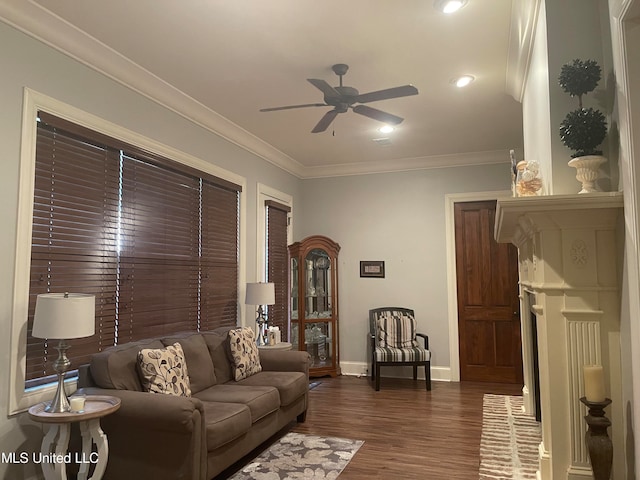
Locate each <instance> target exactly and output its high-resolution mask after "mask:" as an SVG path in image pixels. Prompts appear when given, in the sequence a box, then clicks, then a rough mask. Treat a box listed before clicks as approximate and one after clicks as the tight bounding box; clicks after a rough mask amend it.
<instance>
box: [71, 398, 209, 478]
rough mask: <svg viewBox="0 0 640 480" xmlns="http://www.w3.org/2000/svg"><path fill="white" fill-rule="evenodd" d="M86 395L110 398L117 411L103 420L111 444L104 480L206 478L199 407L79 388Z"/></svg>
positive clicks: (185, 401)
mask: <svg viewBox="0 0 640 480" xmlns="http://www.w3.org/2000/svg"><path fill="white" fill-rule="evenodd" d="M79 392H80V393H84V394H85V395H112V396H114V397H118V398H120V400H121V404H120V408H119V409H118V410H117V411H115V412H114V413H112V414H111V415H107V416H106V417H104V418H102V419H101V422H100V423H101V425H102V429H103V430H104V432H105V433H106V435H107V438H108V439H109V463H108V465H107V470H106V473H105V480H109V479H120V478H154V479H158V480H160V479H161V480H173V479H185V480H186V479H198V480H204V479H205V478H206V472H207V445H206V428H205V416H204V408H203V404H202V401H200V400H199V399H197V398H192V397H178V396H173V395H162V394H155V393H148V392H136V391H129V390H112V389H104V388H94V387H89V388H82V389H80V390H79Z"/></svg>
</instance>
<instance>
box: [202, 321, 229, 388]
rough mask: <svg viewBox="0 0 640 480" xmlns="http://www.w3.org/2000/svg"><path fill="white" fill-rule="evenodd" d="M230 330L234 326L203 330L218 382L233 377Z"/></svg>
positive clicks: (224, 381) (226, 380) (203, 336)
mask: <svg viewBox="0 0 640 480" xmlns="http://www.w3.org/2000/svg"><path fill="white" fill-rule="evenodd" d="M229 330H232V328H225V329H216V330H213V331H209V332H202V338H204V341H205V343H206V344H207V348H208V349H209V355H210V356H211V360H212V362H213V368H214V371H215V375H216V383H226V382H228V381H229V380H231V379H232V378H233V371H232V370H231V361H230V358H231V353H230V352H229Z"/></svg>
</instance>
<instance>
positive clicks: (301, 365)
mask: <svg viewBox="0 0 640 480" xmlns="http://www.w3.org/2000/svg"><path fill="white" fill-rule="evenodd" d="M310 363H311V357H310V356H309V354H308V353H307V352H302V351H298V350H260V364H261V365H262V369H263V370H266V371H271V372H302V373H304V374H305V375H307V376H309V364H310Z"/></svg>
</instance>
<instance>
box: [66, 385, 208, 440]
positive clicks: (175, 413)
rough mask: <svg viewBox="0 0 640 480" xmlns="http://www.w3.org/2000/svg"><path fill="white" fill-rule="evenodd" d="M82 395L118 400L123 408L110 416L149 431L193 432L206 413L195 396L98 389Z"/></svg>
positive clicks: (79, 391) (81, 390)
mask: <svg viewBox="0 0 640 480" xmlns="http://www.w3.org/2000/svg"><path fill="white" fill-rule="evenodd" d="M78 393H84V394H85V395H111V396H113V397H118V398H119V399H120V401H121V403H120V408H119V409H118V410H117V411H116V412H115V413H113V414H112V415H111V416H110V417H111V418H113V419H115V418H117V419H118V421H121V422H126V425H131V426H132V427H136V428H145V429H148V430H149V431H153V430H156V431H164V432H176V433H185V432H192V431H193V430H194V425H193V418H194V413H197V411H199V413H200V415H203V414H204V413H203V406H202V402H201V401H200V400H198V399H197V398H193V397H178V396H174V395H161V394H157V393H148V392H133V391H129V390H112V389H107V388H97V387H89V388H81V389H80V390H78ZM111 418H110V420H111Z"/></svg>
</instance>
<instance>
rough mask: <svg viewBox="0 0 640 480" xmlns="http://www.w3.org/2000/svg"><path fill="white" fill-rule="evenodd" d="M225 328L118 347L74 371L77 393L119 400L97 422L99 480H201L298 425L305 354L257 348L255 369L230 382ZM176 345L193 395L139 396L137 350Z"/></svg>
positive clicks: (305, 387) (305, 391) (305, 383)
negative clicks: (105, 447) (102, 437)
mask: <svg viewBox="0 0 640 480" xmlns="http://www.w3.org/2000/svg"><path fill="white" fill-rule="evenodd" d="M228 330H229V328H225V329H218V330H214V331H211V332H202V333H185V334H180V335H173V336H170V337H165V338H156V339H149V340H142V341H138V342H133V343H129V344H124V345H119V346H116V347H111V348H109V349H107V350H105V351H103V352H100V353H98V354H96V355H94V356H93V357H92V359H91V363H90V364H89V365H84V366H82V367H80V369H79V370H80V378H79V386H80V387H81V388H82V389H83V392H84V393H86V394H96V395H98V394H99V395H113V396H116V397H119V398H120V399H121V401H122V403H121V407H120V409H119V410H118V411H117V412H115V413H113V414H111V415H109V416H107V417H105V418H103V419H102V428H103V430H104V432H105V433H106V434H107V437H108V440H109V461H108V465H107V469H106V472H105V476H104V478H105V479H118V480H121V479H123V478H136V479H140V480H143V479H154V480H163V479H166V480H176V479H198V480H208V479H211V478H213V477H215V476H216V475H217V474H219V473H220V472H222V471H223V470H224V469H226V468H227V467H229V466H230V465H232V464H234V463H235V462H236V461H238V460H239V459H241V458H242V457H243V456H245V455H246V454H248V453H249V452H251V451H252V450H253V449H254V448H256V447H257V446H259V445H260V444H261V443H263V442H264V441H265V440H267V439H269V438H270V437H271V436H273V435H274V434H275V433H277V432H278V431H279V430H281V429H282V428H283V427H285V426H286V425H287V424H289V423H291V422H292V421H294V420H296V419H297V421H299V422H303V421H304V419H305V415H306V412H307V406H308V395H309V356H308V354H307V352H299V351H274V350H266V351H265V350H261V351H260V363H261V365H262V372H259V373H256V374H254V375H252V376H250V377H248V378H246V379H244V380H240V381H238V382H236V381H235V380H233V369H232V363H231V360H230V356H229V339H228ZM175 342H179V343H180V345H181V346H182V349H183V350H184V356H185V361H186V364H187V369H188V373H189V380H190V384H191V390H192V396H191V397H178V396H172V395H162V394H156V393H148V392H144V391H143V389H142V385H141V383H140V379H139V376H138V372H137V367H136V362H137V354H138V352H139V351H140V349H142V348H163V347H164V346H166V345H170V344H173V343H175Z"/></svg>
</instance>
